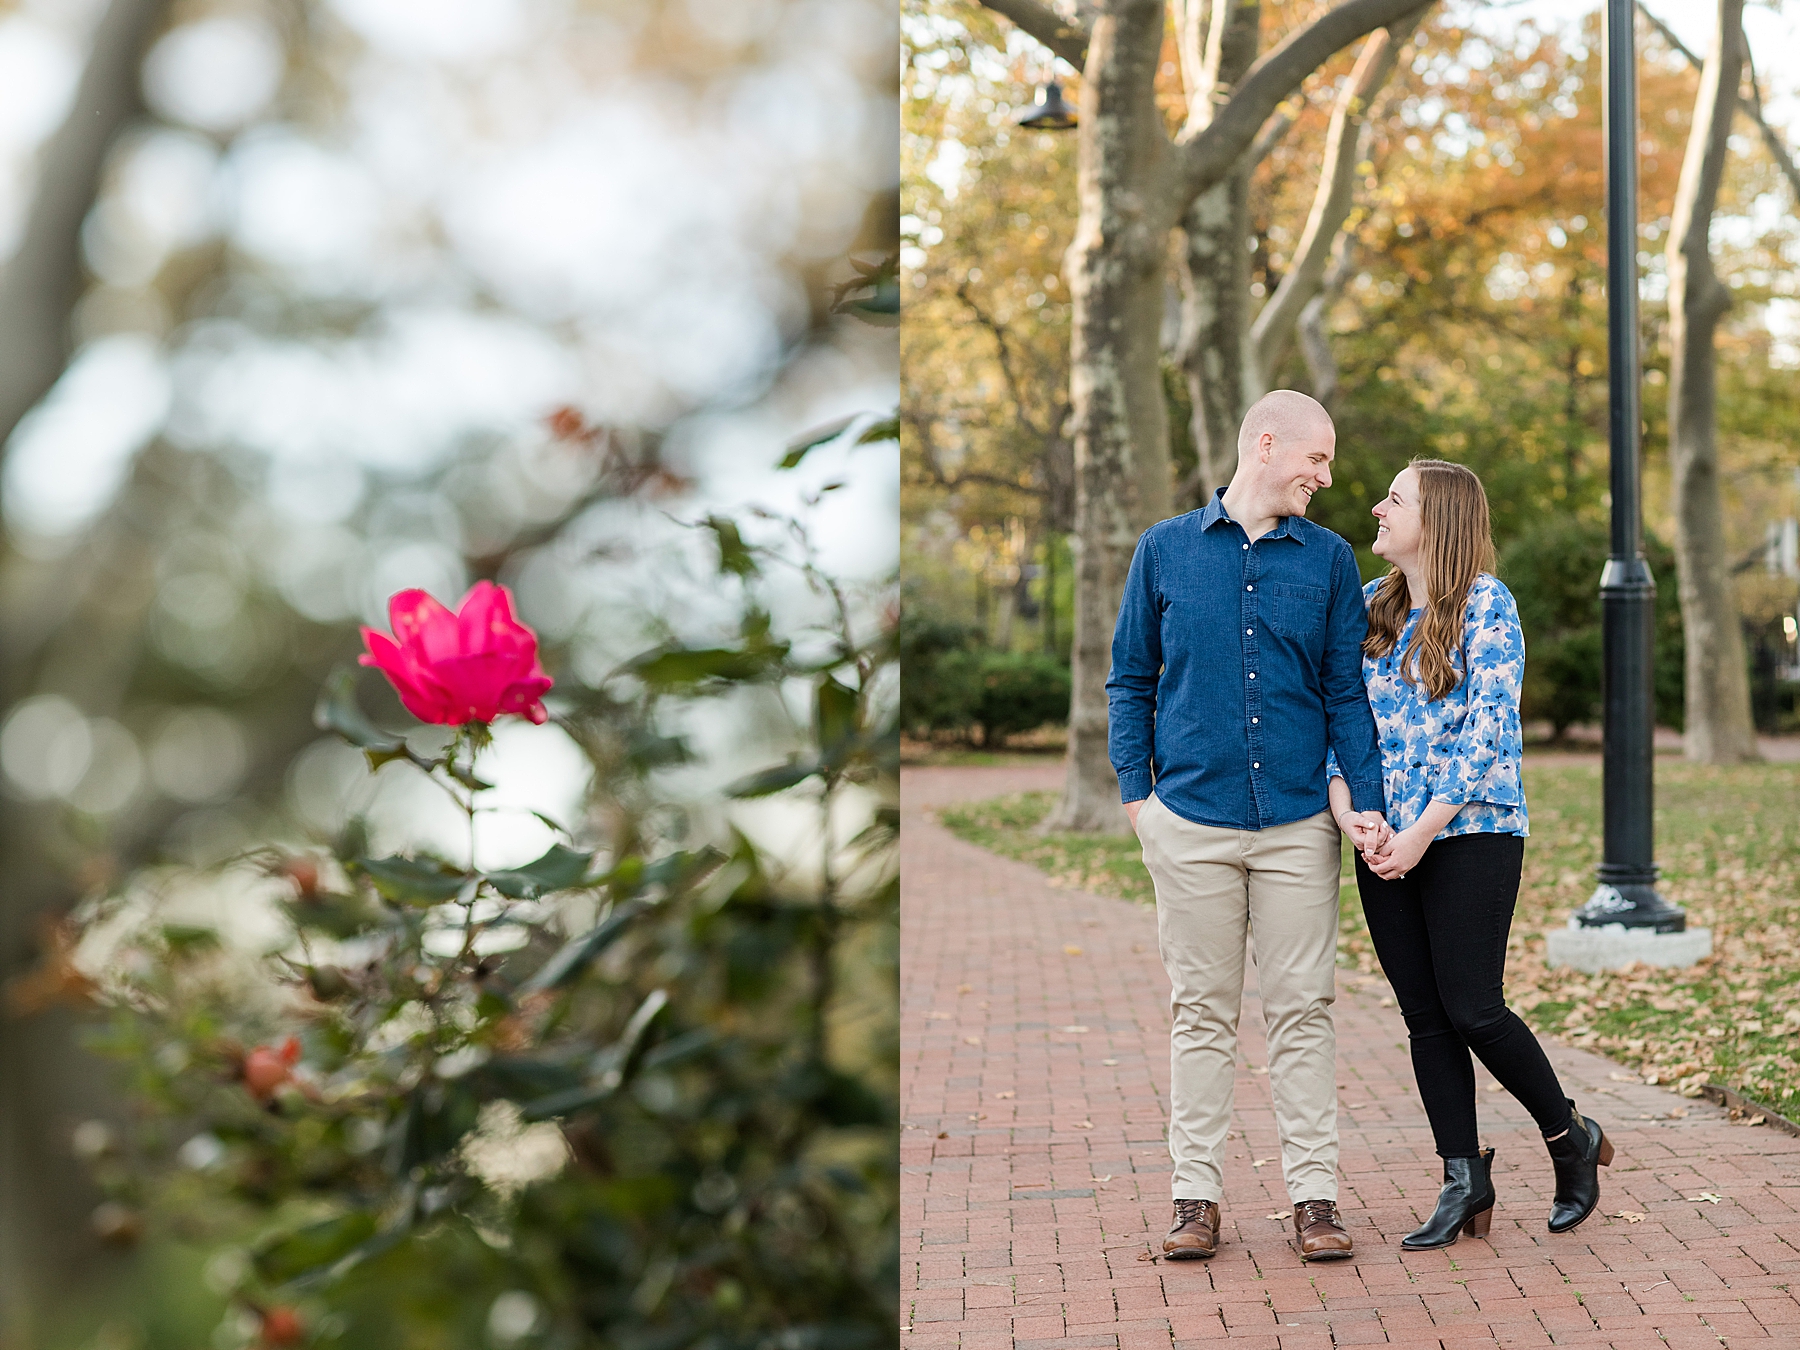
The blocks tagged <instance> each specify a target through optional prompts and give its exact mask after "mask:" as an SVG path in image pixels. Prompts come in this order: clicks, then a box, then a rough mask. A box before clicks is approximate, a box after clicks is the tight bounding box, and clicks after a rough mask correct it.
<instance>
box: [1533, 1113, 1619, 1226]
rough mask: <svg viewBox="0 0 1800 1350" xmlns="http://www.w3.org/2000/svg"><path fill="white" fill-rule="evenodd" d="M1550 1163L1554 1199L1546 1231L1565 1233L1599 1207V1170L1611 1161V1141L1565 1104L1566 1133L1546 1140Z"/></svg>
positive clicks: (1598, 1123) (1594, 1122)
mask: <svg viewBox="0 0 1800 1350" xmlns="http://www.w3.org/2000/svg"><path fill="white" fill-rule="evenodd" d="M1544 1147H1545V1148H1547V1149H1549V1150H1550V1163H1551V1165H1552V1166H1553V1167H1555V1169H1556V1199H1555V1200H1554V1201H1552V1202H1551V1205H1550V1231H1551V1232H1552V1233H1566V1232H1568V1231H1569V1230H1570V1229H1571V1228H1573V1227H1574V1226H1575V1225H1576V1224H1578V1223H1580V1222H1581V1221H1582V1220H1583V1219H1585V1218H1587V1216H1588V1215H1590V1214H1592V1213H1593V1212H1594V1206H1595V1205H1597V1204H1599V1203H1600V1169H1601V1168H1602V1167H1609V1166H1611V1165H1612V1160H1613V1146H1612V1140H1610V1139H1608V1138H1607V1137H1606V1132H1605V1131H1604V1130H1602V1129H1601V1128H1600V1122H1599V1121H1597V1120H1586V1119H1584V1118H1583V1117H1582V1114H1581V1112H1579V1111H1577V1110H1576V1109H1575V1103H1574V1102H1570V1103H1569V1132H1568V1133H1567V1134H1565V1135H1564V1136H1563V1137H1562V1138H1560V1139H1547V1140H1545V1141H1544Z"/></svg>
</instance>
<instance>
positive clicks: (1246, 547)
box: [1241, 544, 1250, 549]
mask: <svg viewBox="0 0 1800 1350" xmlns="http://www.w3.org/2000/svg"><path fill="white" fill-rule="evenodd" d="M1241 547H1243V548H1245V549H1248V548H1249V547H1250V545H1248V544H1244V545H1242V546H1241Z"/></svg>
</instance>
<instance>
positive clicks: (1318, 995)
mask: <svg viewBox="0 0 1800 1350" xmlns="http://www.w3.org/2000/svg"><path fill="white" fill-rule="evenodd" d="M1137 830H1138V838H1139V840H1140V841H1141V842H1142V843H1143V846H1144V866H1145V867H1146V868H1148V869H1149V871H1150V879H1151V880H1152V881H1153V882H1155V883H1156V927H1157V936H1158V939H1159V942H1160V945H1161V948H1162V959H1163V967H1164V968H1165V969H1166V970H1167V971H1168V972H1169V981H1170V983H1171V984H1172V985H1173V986H1174V989H1173V993H1172V995H1171V998H1170V1004H1171V1009H1172V1011H1173V1013H1174V1023H1175V1025H1174V1031H1173V1033H1172V1035H1171V1043H1170V1070H1171V1073H1170V1077H1171V1080H1172V1089H1173V1090H1172V1092H1171V1094H1170V1120H1169V1156H1170V1158H1171V1159H1173V1161H1174V1163H1175V1172H1174V1176H1173V1178H1172V1179H1171V1184H1172V1190H1173V1195H1174V1197H1175V1198H1177V1199H1192V1200H1211V1201H1213V1202H1214V1203H1217V1202H1218V1201H1219V1200H1221V1199H1222V1198H1223V1197H1224V1186H1223V1177H1222V1175H1221V1171H1220V1167H1219V1158H1220V1155H1221V1151H1222V1149H1223V1146H1224V1143H1225V1139H1226V1135H1227V1133H1228V1132H1229V1130H1230V1128H1231V1095H1232V1084H1233V1080H1234V1078H1235V1069H1236V1064H1235V1061H1236V1056H1237V1024H1238V1014H1239V1011H1240V1009H1241V1007H1242V1004H1243V995H1244V943H1245V937H1246V934H1248V936H1249V938H1250V939H1251V940H1252V941H1253V942H1254V943H1255V944H1256V947H1255V951H1256V972H1257V976H1258V980H1259V982H1260V985H1261V989H1262V1005H1263V1019H1264V1021H1265V1023H1266V1025H1267V1027H1268V1038H1269V1088H1270V1091H1271V1093H1272V1095H1273V1096H1274V1099H1275V1123H1276V1128H1277V1130H1278V1132H1279V1134H1280V1136H1281V1170H1282V1177H1283V1179H1284V1180H1285V1181H1286V1182H1287V1190H1288V1196H1289V1198H1290V1199H1292V1200H1293V1201H1294V1202H1295V1203H1298V1202H1300V1201H1302V1200H1336V1199H1337V1157H1338V1133H1337V1087H1336V1068H1337V1064H1336V1059H1337V1037H1336V1033H1335V1031H1334V1029H1333V1027H1332V1021H1331V1004H1332V1001H1333V1000H1334V999H1335V997H1336V995H1337V978H1336V970H1335V967H1336V955H1337V920H1338V858H1339V844H1338V829H1337V826H1336V825H1335V824H1334V823H1333V822H1332V819H1331V813H1330V812H1329V811H1321V812H1320V813H1319V814H1318V815H1316V816H1312V817H1310V818H1308V819H1306V820H1297V821H1295V822H1293V823H1292V824H1289V825H1278V826H1275V827H1274V828H1272V829H1267V830H1229V829H1221V828H1219V827H1217V826H1214V825H1196V824H1195V823H1194V822H1192V821H1190V820H1186V819H1184V818H1183V817H1181V816H1178V815H1176V814H1175V812H1173V811H1171V810H1170V809H1169V808H1168V807H1166V806H1164V805H1163V804H1162V802H1161V801H1160V800H1159V799H1158V798H1157V796H1156V794H1155V793H1151V794H1150V797H1149V799H1148V800H1147V801H1145V803H1144V805H1143V807H1142V809H1141V810H1140V811H1139V812H1138V820H1137Z"/></svg>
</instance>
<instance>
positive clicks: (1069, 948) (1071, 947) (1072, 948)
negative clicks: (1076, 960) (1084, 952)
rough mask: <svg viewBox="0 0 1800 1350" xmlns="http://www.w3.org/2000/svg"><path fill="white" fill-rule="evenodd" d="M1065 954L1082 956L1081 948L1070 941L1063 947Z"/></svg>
mask: <svg viewBox="0 0 1800 1350" xmlns="http://www.w3.org/2000/svg"><path fill="white" fill-rule="evenodd" d="M1063 955H1064V956H1080V955H1081V948H1079V947H1077V946H1076V945H1075V944H1074V943H1073V942H1071V943H1068V944H1067V945H1065V946H1064V947H1063Z"/></svg>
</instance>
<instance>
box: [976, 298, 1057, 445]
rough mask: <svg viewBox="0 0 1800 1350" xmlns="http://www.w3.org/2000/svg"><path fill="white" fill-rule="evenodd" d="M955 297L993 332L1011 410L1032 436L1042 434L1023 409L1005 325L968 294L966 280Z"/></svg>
mask: <svg viewBox="0 0 1800 1350" xmlns="http://www.w3.org/2000/svg"><path fill="white" fill-rule="evenodd" d="M956 298H957V299H958V300H960V301H962V302H963V305H964V306H965V307H966V308H967V309H968V311H969V313H971V314H973V315H974V316H975V322H976V323H978V324H980V325H981V326H982V327H983V328H985V329H987V330H988V332H989V333H991V334H993V338H994V346H995V347H997V348H998V349H999V359H1000V376H1001V378H1002V379H1004V380H1005V381H1006V391H1007V393H1009V394H1011V395H1012V401H1013V411H1014V413H1015V414H1016V415H1017V417H1018V419H1019V421H1020V423H1021V424H1022V425H1023V426H1024V427H1025V429H1026V430H1027V431H1030V432H1031V433H1032V434H1033V435H1034V436H1042V435H1043V434H1044V432H1043V429H1042V428H1040V427H1038V426H1036V425H1034V424H1033V423H1032V420H1031V416H1030V414H1029V413H1027V412H1026V411H1025V393H1024V390H1023V389H1021V388H1020V386H1019V376H1018V372H1017V371H1015V370H1014V369H1013V362H1012V347H1011V346H1010V345H1009V344H1008V343H1007V340H1006V325H1005V324H1003V323H1001V322H1000V321H999V320H998V319H996V318H994V316H993V315H991V314H989V313H988V312H987V311H986V310H985V309H983V308H982V307H981V303H980V302H979V301H978V300H976V299H975V297H974V296H972V295H970V294H969V284H968V282H966V281H965V282H960V283H958V285H957V287H956Z"/></svg>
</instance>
